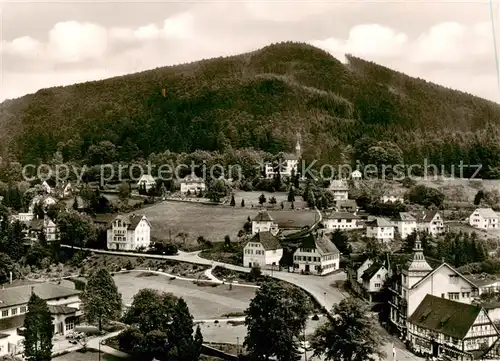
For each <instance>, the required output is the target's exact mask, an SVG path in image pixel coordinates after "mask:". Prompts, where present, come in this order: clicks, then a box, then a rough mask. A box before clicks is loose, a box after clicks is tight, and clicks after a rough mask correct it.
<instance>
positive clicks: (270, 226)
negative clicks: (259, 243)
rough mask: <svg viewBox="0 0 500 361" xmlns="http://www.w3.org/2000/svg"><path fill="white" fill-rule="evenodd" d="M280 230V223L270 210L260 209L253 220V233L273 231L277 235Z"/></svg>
mask: <svg viewBox="0 0 500 361" xmlns="http://www.w3.org/2000/svg"><path fill="white" fill-rule="evenodd" d="M278 230H279V229H278V225H277V224H276V223H275V222H274V218H273V217H271V215H270V214H269V212H268V211H260V212H259V214H257V216H255V218H254V219H253V220H252V235H254V234H257V233H259V232H271V234H273V235H277V234H278Z"/></svg>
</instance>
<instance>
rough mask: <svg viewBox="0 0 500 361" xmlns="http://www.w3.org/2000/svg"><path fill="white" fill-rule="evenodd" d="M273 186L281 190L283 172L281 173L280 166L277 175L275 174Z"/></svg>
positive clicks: (276, 189)
mask: <svg viewBox="0 0 500 361" xmlns="http://www.w3.org/2000/svg"><path fill="white" fill-rule="evenodd" d="M273 188H274V190H275V191H277V192H279V191H280V189H281V173H280V170H279V168H278V171H277V172H276V175H275V176H274V185H273Z"/></svg>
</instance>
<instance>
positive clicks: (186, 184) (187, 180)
mask: <svg viewBox="0 0 500 361" xmlns="http://www.w3.org/2000/svg"><path fill="white" fill-rule="evenodd" d="M205 188H206V186H205V182H204V181H203V179H202V178H200V177H198V176H196V174H194V173H191V174H190V175H188V176H185V177H184V178H182V179H181V193H183V194H186V193H199V192H204V191H205Z"/></svg>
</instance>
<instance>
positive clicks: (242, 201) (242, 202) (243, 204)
mask: <svg viewBox="0 0 500 361" xmlns="http://www.w3.org/2000/svg"><path fill="white" fill-rule="evenodd" d="M241 207H242V208H243V207H245V199H242V200H241Z"/></svg>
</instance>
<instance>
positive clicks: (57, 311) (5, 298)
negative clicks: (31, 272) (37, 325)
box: [0, 283, 82, 356]
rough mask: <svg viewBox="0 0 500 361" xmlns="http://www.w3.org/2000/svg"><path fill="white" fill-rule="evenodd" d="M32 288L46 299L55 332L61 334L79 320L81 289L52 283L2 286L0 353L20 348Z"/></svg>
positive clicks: (21, 347)
mask: <svg viewBox="0 0 500 361" xmlns="http://www.w3.org/2000/svg"><path fill="white" fill-rule="evenodd" d="M32 292H33V293H35V294H36V295H37V296H39V297H40V298H42V299H44V300H45V301H47V304H48V306H49V310H50V312H51V314H52V317H53V324H54V333H55V334H59V335H64V334H66V333H67V332H70V331H72V330H73V329H74V327H75V325H77V324H78V323H79V319H80V316H81V315H82V312H81V310H80V297H79V294H80V291H77V290H75V289H71V288H66V287H61V286H58V285H55V284H52V283H41V284H36V285H28V286H18V287H11V288H5V289H1V290H0V356H3V355H6V354H18V353H20V352H22V349H23V346H22V342H23V339H24V337H23V336H22V328H23V324H24V318H25V315H26V313H27V312H28V309H27V306H28V302H29V299H30V297H31V293H32Z"/></svg>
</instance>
